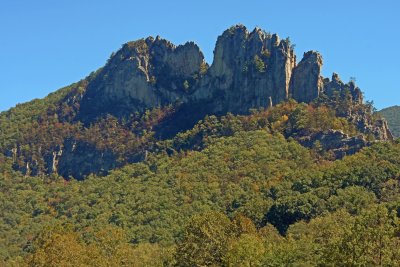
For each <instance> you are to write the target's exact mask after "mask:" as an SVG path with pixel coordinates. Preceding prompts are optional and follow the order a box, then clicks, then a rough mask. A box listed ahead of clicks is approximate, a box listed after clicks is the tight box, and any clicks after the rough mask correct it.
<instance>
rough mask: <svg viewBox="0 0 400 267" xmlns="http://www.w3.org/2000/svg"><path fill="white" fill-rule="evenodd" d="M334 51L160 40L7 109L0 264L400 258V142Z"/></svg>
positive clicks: (236, 35)
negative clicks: (329, 62) (328, 71)
mask: <svg viewBox="0 0 400 267" xmlns="http://www.w3.org/2000/svg"><path fill="white" fill-rule="evenodd" d="M322 64H323V59H322V56H321V55H320V54H319V53H318V52H315V51H310V52H307V53H305V54H304V55H303V58H302V59H301V60H300V61H299V62H297V59H296V55H295V52H294V49H293V46H292V45H291V43H290V40H289V39H283V40H281V39H280V38H279V37H278V36H277V35H276V34H269V33H267V32H265V31H263V30H261V29H258V28H256V29H254V30H253V31H251V32H249V31H247V29H246V28H245V27H244V26H243V25H236V26H233V27H231V28H230V29H228V30H226V31H225V32H224V33H222V35H221V36H220V37H218V40H217V43H216V48H215V50H214V60H213V62H212V64H211V65H208V64H207V63H206V62H205V61H204V57H203V54H202V52H201V51H200V49H199V47H198V46H197V45H196V44H194V43H193V42H188V43H186V44H184V45H179V46H175V45H174V44H172V43H170V42H169V41H167V40H164V39H162V38H160V37H156V38H152V37H148V38H146V39H141V40H137V41H134V42H129V43H127V44H124V45H123V46H122V48H121V49H120V50H118V51H117V52H116V53H113V54H112V56H111V57H110V59H109V60H108V61H107V63H106V64H105V66H104V67H102V68H100V69H98V70H97V71H94V72H92V73H91V74H90V75H89V76H88V77H86V78H84V79H82V80H81V81H78V82H77V83H74V84H72V85H70V86H67V87H65V88H62V89H60V90H57V91H55V92H54V93H52V94H50V95H48V96H47V97H46V98H44V99H36V100H33V101H30V102H28V103H24V104H20V105H17V106H16V107H15V108H12V109H10V110H8V111H6V112H2V113H0V265H1V266H3V265H4V266H138V267H145V266H157V267H158V266H160V267H161V266H342V265H351V266H400V257H399V253H398V244H400V238H399V234H398V233H399V225H400V222H399V211H400V204H399V203H400V186H399V182H398V181H399V180H400V143H399V140H393V136H392V134H391V131H390V130H389V128H388V124H387V122H386V120H385V119H383V118H382V117H381V115H380V113H376V112H374V107H373V106H372V104H371V103H372V102H366V103H365V102H364V100H363V94H362V92H361V90H360V89H359V88H358V87H357V86H356V84H355V83H354V82H352V81H350V82H348V83H344V82H343V81H341V79H340V78H339V75H338V74H336V73H334V74H332V77H331V78H324V77H322V76H321V68H322Z"/></svg>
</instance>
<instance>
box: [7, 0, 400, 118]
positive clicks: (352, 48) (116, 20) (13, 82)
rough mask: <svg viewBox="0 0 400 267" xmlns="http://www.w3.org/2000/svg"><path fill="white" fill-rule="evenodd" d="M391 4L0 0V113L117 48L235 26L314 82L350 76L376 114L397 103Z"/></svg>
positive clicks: (90, 67)
mask: <svg viewBox="0 0 400 267" xmlns="http://www.w3.org/2000/svg"><path fill="white" fill-rule="evenodd" d="M399 10H400V1H398V0H380V1H361V0H359V1H358V0H347V1H343V0H336V1H321V0H319V1H317V0H303V1H298V0H286V1H277V0H274V1H268V0H263V1H262V0H247V1H235V0H230V1H227V0H213V1H211V0H203V1H189V0H186V1H183V0H176V1H174V0H170V1H165V0H164V1H161V0H153V1H143V0H142V1H133V0H131V1H125V0H113V1H111V0H109V1H105V0H97V1H95V0H91V1H89V0H79V1H78V0H76V1H74V0H57V1H54V0H35V1H31V0H25V1H22V0H0V92H1V95H0V111H2V110H6V109H8V108H10V107H12V106H14V105H16V104H17V103H22V102H25V101H29V100H31V99H33V98H42V97H44V96H46V95H47V94H48V93H50V92H53V91H55V90H56V89H58V88H61V87H63V86H66V85H68V84H71V83H73V82H76V81H78V80H80V79H81V78H84V77H85V76H86V75H88V74H89V73H90V72H91V71H94V70H96V69H97V68H99V67H101V66H103V65H104V63H105V62H106V60H107V58H108V57H109V56H110V54H111V53H112V52H113V51H116V50H118V49H119V48H120V47H121V45H122V44H123V43H125V42H127V41H130V40H135V39H139V38H142V37H147V36H149V35H152V36H156V35H161V36H162V37H164V38H166V39H168V40H170V41H172V42H174V43H175V44H181V43H184V42H186V41H189V40H190V41H195V42H196V43H197V44H198V45H199V46H200V47H201V49H202V51H203V52H204V54H205V56H206V59H207V61H208V62H209V63H211V61H212V53H213V49H214V45H215V41H216V39H217V37H218V35H220V34H221V33H222V32H223V31H224V30H225V29H227V28H229V27H230V26H232V25H234V24H237V23H242V24H244V25H246V26H247V27H248V28H249V29H252V28H254V27H255V26H259V27H261V28H263V29H265V30H266V31H269V32H272V33H278V35H280V36H281V37H283V38H285V37H288V36H289V37H290V39H291V40H292V42H293V43H295V44H296V53H297V55H298V59H301V56H302V54H303V53H304V52H305V51H308V50H317V51H319V52H321V53H322V55H323V58H324V68H323V74H324V76H328V77H330V76H331V74H332V72H338V73H339V74H340V76H341V78H342V80H344V81H348V80H349V78H350V77H352V76H354V77H356V79H357V84H358V85H359V86H360V87H361V89H362V90H363V91H364V92H365V95H366V98H367V99H369V100H373V101H374V102H375V105H376V107H377V108H383V107H387V106H390V105H395V104H400V88H399V85H398V84H399V82H398V81H397V80H398V77H399V71H400V67H399V66H400V52H399V50H400V49H399V46H400V44H399V43H400V26H399V25H400V15H399V14H398V12H399Z"/></svg>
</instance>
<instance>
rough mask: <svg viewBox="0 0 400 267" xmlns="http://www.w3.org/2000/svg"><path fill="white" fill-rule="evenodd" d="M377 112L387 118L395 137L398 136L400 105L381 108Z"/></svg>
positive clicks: (399, 129) (399, 131)
mask: <svg viewBox="0 0 400 267" xmlns="http://www.w3.org/2000/svg"><path fill="white" fill-rule="evenodd" d="M379 113H380V114H381V115H382V116H383V117H384V118H385V119H386V120H387V122H388V124H389V127H390V130H391V131H392V133H393V135H394V136H395V137H400V107H399V106H394V107H389V108H385V109H382V110H381V111H379Z"/></svg>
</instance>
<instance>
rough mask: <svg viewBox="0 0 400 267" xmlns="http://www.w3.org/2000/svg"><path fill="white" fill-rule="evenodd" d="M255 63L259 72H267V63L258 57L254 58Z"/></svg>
mask: <svg viewBox="0 0 400 267" xmlns="http://www.w3.org/2000/svg"><path fill="white" fill-rule="evenodd" d="M253 63H254V66H255V68H256V70H257V71H258V72H265V69H266V66H265V63H264V61H263V60H262V59H261V58H260V57H259V56H258V55H255V56H254V59H253Z"/></svg>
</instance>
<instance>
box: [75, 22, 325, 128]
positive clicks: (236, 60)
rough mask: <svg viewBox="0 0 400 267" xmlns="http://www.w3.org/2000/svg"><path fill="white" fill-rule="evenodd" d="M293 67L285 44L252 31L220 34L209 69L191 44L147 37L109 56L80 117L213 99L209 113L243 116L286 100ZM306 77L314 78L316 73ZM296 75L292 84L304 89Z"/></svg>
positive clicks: (293, 60) (239, 29)
mask: <svg viewBox="0 0 400 267" xmlns="http://www.w3.org/2000/svg"><path fill="white" fill-rule="evenodd" d="M321 64H322V62H321ZM295 66H296V56H295V55H294V52H293V49H292V48H291V46H290V41H289V40H280V38H279V37H278V36H277V35H276V34H273V35H271V34H268V33H266V32H264V31H262V30H261V29H258V28H256V29H254V31H252V32H248V31H247V29H246V28H245V27H244V26H242V25H237V26H234V27H232V28H230V29H228V30H226V31H225V32H224V33H223V34H222V35H221V36H220V37H219V38H218V40H217V44H216V48H215V51H214V61H213V63H212V65H211V67H210V68H208V65H207V64H206V63H205V61H204V56H203V54H202V52H201V51H200V49H199V48H198V47H197V46H196V45H195V44H194V43H186V44H185V45H182V46H175V45H173V44H171V43H170V42H168V41H166V40H163V39H161V38H159V37H157V38H156V39H153V38H151V37H149V38H147V39H142V40H139V41H135V42H130V43H127V44H125V45H124V46H123V47H122V49H121V50H119V51H118V52H117V53H116V54H115V55H113V56H112V57H111V58H110V60H109V61H108V63H107V64H106V66H105V67H104V68H103V69H102V70H101V71H100V72H99V73H98V75H97V76H96V78H95V79H94V80H93V81H91V82H90V84H89V85H88V87H87V91H86V93H85V95H84V97H83V99H82V103H81V111H80V119H81V120H83V121H85V122H90V121H91V120H93V119H95V118H96V117H99V116H102V115H104V114H107V113H111V114H114V115H117V116H120V115H124V114H129V113H132V112H135V111H143V110H145V109H149V108H153V107H158V106H162V105H166V104H171V103H174V102H177V101H178V102H183V103H192V102H202V101H208V102H209V101H213V102H214V103H213V105H212V110H210V112H211V113H219V112H234V113H247V112H248V111H249V109H251V108H259V107H266V106H267V105H268V104H269V99H270V98H271V100H272V102H273V103H279V102H282V101H284V100H286V99H288V97H289V87H290V82H291V78H292V73H293V70H294V68H295ZM306 71H307V70H306ZM307 74H308V73H307ZM311 74H312V75H314V74H315V75H318V77H317V78H316V79H319V72H318V73H314V72H312V73H311ZM311 74H310V75H311ZM300 76H301V73H299V75H297V80H296V81H297V83H296V84H301V85H305V84H306V82H301V81H300ZM308 78H309V77H305V79H308ZM292 90H293V91H295V90H296V89H295V88H294V87H293V86H292ZM302 90H309V91H313V90H318V89H317V88H311V87H310V88H306V89H304V88H302ZM297 95H298V94H296V96H297ZM309 95H310V96H311V95H312V96H314V95H318V94H316V93H309ZM299 100H302V99H301V98H299ZM306 100H309V99H306Z"/></svg>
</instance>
